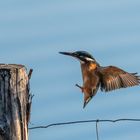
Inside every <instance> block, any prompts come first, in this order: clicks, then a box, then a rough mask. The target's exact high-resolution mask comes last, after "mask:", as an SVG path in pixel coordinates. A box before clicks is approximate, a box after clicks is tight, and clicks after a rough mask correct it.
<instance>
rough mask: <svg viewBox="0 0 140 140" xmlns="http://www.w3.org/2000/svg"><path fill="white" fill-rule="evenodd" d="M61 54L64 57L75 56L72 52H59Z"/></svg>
mask: <svg viewBox="0 0 140 140" xmlns="http://www.w3.org/2000/svg"><path fill="white" fill-rule="evenodd" d="M59 53H60V54H63V55H69V56H75V55H74V53H71V52H59Z"/></svg>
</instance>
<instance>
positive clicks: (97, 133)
mask: <svg viewBox="0 0 140 140" xmlns="http://www.w3.org/2000/svg"><path fill="white" fill-rule="evenodd" d="M98 123H99V120H96V136H97V140H99V132H98Z"/></svg>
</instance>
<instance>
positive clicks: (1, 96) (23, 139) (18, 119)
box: [0, 64, 31, 140]
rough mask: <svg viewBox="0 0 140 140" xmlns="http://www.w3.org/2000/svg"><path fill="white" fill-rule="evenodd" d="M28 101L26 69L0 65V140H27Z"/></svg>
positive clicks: (17, 66) (14, 65) (29, 104)
mask: <svg viewBox="0 0 140 140" xmlns="http://www.w3.org/2000/svg"><path fill="white" fill-rule="evenodd" d="M30 99H31V98H30V94H29V78H28V74H27V73H26V68H25V67H24V66H23V65H16V64H9V65H6V64H0V140H28V122H29V116H30V106H31V100H30Z"/></svg>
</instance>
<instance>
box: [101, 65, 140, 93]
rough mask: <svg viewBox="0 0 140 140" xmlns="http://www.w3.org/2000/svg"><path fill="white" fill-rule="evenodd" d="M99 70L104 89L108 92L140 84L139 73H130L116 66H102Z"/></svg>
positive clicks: (102, 88)
mask: <svg viewBox="0 0 140 140" xmlns="http://www.w3.org/2000/svg"><path fill="white" fill-rule="evenodd" d="M99 72H100V76H101V90H102V91H103V90H104V91H106V92H107V91H111V90H115V89H119V88H126V87H132V86H136V85H139V84H140V76H137V73H128V72H125V71H123V70H122V69H120V68H117V67H114V66H108V67H101V69H100V71H99Z"/></svg>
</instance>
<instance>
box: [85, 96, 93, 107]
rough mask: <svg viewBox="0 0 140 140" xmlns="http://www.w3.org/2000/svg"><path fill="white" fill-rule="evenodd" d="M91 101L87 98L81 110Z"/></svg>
mask: <svg viewBox="0 0 140 140" xmlns="http://www.w3.org/2000/svg"><path fill="white" fill-rule="evenodd" d="M91 99H92V97H88V98H87V99H86V100H85V101H84V105H83V108H85V107H86V105H87V104H88V103H89V101H90V100H91Z"/></svg>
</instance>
